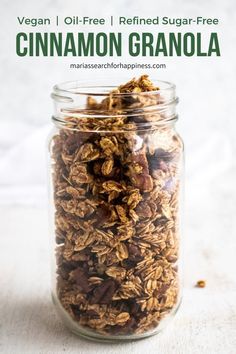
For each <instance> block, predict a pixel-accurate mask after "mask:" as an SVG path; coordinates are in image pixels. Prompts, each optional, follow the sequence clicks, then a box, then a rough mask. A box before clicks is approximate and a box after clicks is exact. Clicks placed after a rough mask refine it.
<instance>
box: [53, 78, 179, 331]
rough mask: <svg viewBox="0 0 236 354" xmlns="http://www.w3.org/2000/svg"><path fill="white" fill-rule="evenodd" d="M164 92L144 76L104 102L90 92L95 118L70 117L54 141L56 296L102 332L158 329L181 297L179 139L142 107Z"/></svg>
mask: <svg viewBox="0 0 236 354" xmlns="http://www.w3.org/2000/svg"><path fill="white" fill-rule="evenodd" d="M152 91H155V95H154V93H153V95H152V94H150V93H151V92H152ZM157 91H158V88H157V87H155V86H154V85H153V84H152V83H151V81H150V80H149V78H148V77H147V76H146V75H143V76H141V77H140V78H139V79H137V80H136V79H133V80H131V81H129V82H128V83H127V84H125V85H122V86H120V87H118V89H116V90H114V91H112V92H111V94H110V95H109V96H108V97H106V98H105V99H103V100H102V101H101V102H100V103H99V102H97V101H95V100H94V98H92V97H88V100H87V107H86V110H87V113H88V117H79V116H78V117H75V116H74V115H73V116H68V117H67V119H66V125H65V126H64V127H61V128H60V129H59V132H58V134H57V135H55V136H54V137H53V140H52V159H53V185H54V198H55V225H56V243H57V246H56V255H57V296H58V299H59V301H60V303H61V305H62V306H63V308H64V309H65V310H66V311H67V313H68V314H69V315H70V316H71V318H72V319H73V320H74V321H75V322H77V323H78V324H79V325H80V326H82V327H83V328H87V329H90V330H93V331H95V332H97V333H101V334H107V335H109V334H113V335H120V334H123V335H124V334H129V335H130V334H139V333H145V332H147V331H149V330H152V329H154V328H155V327H157V326H158V324H159V322H160V321H161V319H162V318H163V317H164V316H165V315H166V314H168V313H170V312H171V311H172V310H173V309H174V308H175V306H176V305H177V302H178V299H179V280H178V267H177V263H176V262H177V260H178V244H179V241H178V238H179V235H178V232H179V230H178V213H179V170H180V160H181V150H182V145H181V141H180V139H179V138H178V136H177V135H176V133H174V132H173V130H172V128H171V127H170V126H165V125H163V126H162V127H161V126H159V127H155V122H157V121H158V120H160V119H161V116H160V115H159V114H157V113H156V112H155V113H153V112H152V113H151V114H150V113H149V114H146V113H145V114H144V113H143V112H145V108H146V107H147V106H150V105H153V104H158V103H159V102H161V97H158V95H157ZM141 92H147V95H140V93H141ZM128 93H131V94H130V95H129V94H128ZM126 111H127V112H129V114H127V115H126V114H124V112H126ZM93 112H108V114H109V115H110V116H109V115H108V116H107V117H106V118H104V117H102V118H101V119H100V118H99V117H96V118H94V117H93V116H89V114H90V115H91V113H93ZM130 112H131V113H132V112H135V114H130ZM146 123H148V124H149V126H148V128H147V127H146ZM142 124H143V125H142ZM140 126H143V128H142V129H140ZM150 127H152V128H150Z"/></svg>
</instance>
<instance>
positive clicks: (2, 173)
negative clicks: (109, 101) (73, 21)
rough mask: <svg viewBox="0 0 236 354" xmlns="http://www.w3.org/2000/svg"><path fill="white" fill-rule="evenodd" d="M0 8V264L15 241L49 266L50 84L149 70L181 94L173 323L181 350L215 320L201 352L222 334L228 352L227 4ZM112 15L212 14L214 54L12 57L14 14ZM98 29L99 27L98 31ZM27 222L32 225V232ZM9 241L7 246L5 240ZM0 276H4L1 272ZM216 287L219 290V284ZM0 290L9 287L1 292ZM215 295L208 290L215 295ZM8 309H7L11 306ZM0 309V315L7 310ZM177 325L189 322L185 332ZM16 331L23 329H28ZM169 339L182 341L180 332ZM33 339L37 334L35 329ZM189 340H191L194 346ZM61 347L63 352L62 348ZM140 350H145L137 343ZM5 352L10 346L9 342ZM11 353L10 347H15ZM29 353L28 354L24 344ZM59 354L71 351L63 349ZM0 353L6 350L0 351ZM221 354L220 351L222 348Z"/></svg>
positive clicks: (234, 91)
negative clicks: (180, 285) (178, 292)
mask: <svg viewBox="0 0 236 354" xmlns="http://www.w3.org/2000/svg"><path fill="white" fill-rule="evenodd" d="M0 6H1V9H0V13H1V32H0V36H1V52H0V55H1V62H0V71H1V84H0V206H1V210H2V213H1V218H2V226H1V234H0V237H1V239H2V240H3V245H4V246H5V250H3V252H4V254H3V257H2V259H1V261H2V264H3V266H4V267H6V263H7V261H8V259H9V253H11V254H12V252H13V258H14V257H15V259H16V260H18V261H19V262H20V263H21V262H23V261H22V257H20V255H19V254H18V253H17V251H16V249H15V248H14V251H12V248H11V244H12V243H15V245H18V246H19V248H20V249H22V247H23V246H22V244H23V245H25V247H26V248H27V247H28V248H30V247H31V248H30V249H33V250H34V252H36V253H35V254H36V259H37V260H38V261H37V262H38V263H39V264H41V263H40V262H42V259H43V260H44V261H45V262H46V264H47V262H48V258H47V250H46V248H47V244H46V240H47V237H46V236H45V235H42V234H41V233H44V234H45V233H46V230H47V226H46V225H47V220H46V210H47V187H46V160H45V150H46V138H47V135H48V133H49V131H50V128H51V127H52V123H51V122H50V119H51V118H50V117H51V114H52V111H53V106H52V102H51V100H50V92H51V89H52V86H53V85H54V84H55V83H58V82H62V81H68V80H75V79H78V80H80V79H81V80H86V79H89V80H91V78H92V79H93V78H95V77H96V76H98V77H100V78H102V77H104V78H105V79H106V82H111V83H112V82H113V81H115V82H119V77H120V76H123V77H127V79H129V78H131V77H133V76H138V75H140V74H142V73H144V72H145V73H148V74H150V77H151V78H154V79H160V80H167V81H172V82H174V83H175V84H176V85H177V94H178V96H179V98H180V104H179V106H178V112H179V122H178V124H177V129H178V131H179V133H180V134H181V135H182V137H183V139H184V141H185V149H186V189H185V264H186V263H187V266H186V268H185V282H186V293H187V295H186V298H187V303H188V307H186V308H185V310H183V314H184V316H185V317H184V320H183V322H181V321H180V326H181V325H183V326H185V327H183V328H184V330H186V333H185V336H189V338H192V339H193V340H192V341H191V340H189V341H188V344H187V345H189V347H188V346H187V348H189V350H187V351H186V353H195V352H196V353H199V349H200V348H201V345H200V343H201V340H203V339H204V332H203V329H202V328H201V329H200V327H198V326H200V325H201V324H202V323H204V325H205V328H207V329H208V331H209V332H208V334H209V333H210V334H209V336H211V338H213V337H215V335H216V334H217V332H214V331H213V329H214V326H216V327H217V326H219V328H220V330H219V333H218V334H219V339H218V340H217V335H216V339H215V342H216V345H218V347H217V348H214V350H213V347H211V345H213V344H212V342H211V341H209V343H208V344H209V346H210V347H208V349H207V348H205V349H206V352H208V353H213V352H214V353H217V352H219V353H220V349H222V348H223V347H222V345H223V344H222V343H224V340H226V337H227V336H228V334H229V336H230V338H231V339H232V340H231V342H227V343H228V345H229V347H228V351H227V352H225V353H227V354H228V353H233V349H232V348H233V341H234V344H235V345H236V343H235V340H233V336H232V334H233V333H235V331H236V325H235V317H236V309H235V306H234V302H233V300H232V299H233V298H232V294H233V295H236V281H235V275H234V274H232V272H234V273H235V252H236V247H235V246H236V242H235V231H236V227H235V221H234V220H235V209H236V208H235V203H236V187H235V186H236V182H235V180H236V167H235V152H236V143H235V141H236V139H235V136H236V117H235V95H236V65H235V55H236V50H235V42H236V31H235V23H236V11H235V9H236V3H235V1H234V0H226V1H224V2H221V1H216V0H214V1H213V0H208V1H203V0H201V1H187V0H177V1H170V0H166V1H151V0H149V1H148V0H146V1H141V0H129V1H127V0H119V1H105V0H97V1H95V0H94V1H91V0H90V1H63V0H60V1H56V0H55V1H50V0H40V1H30V0H25V1H24V0H20V1H6V0H0ZM111 14H113V15H115V16H119V15H120V16H123V15H124V16H130V17H133V16H135V15H138V16H140V17H141V16H143V17H155V16H169V17H194V16H203V17H211V18H212V17H217V18H219V19H220V25H219V26H217V27H216V28H215V31H217V32H218V34H219V39H220V47H221V53H222V55H221V57H217V58H216V57H214V56H213V57H210V58H197V57H192V58H185V57H180V58H162V57H160V58H135V59H134V58H128V57H127V58H117V59H116V58H114V59H111V60H113V61H115V62H120V61H122V62H140V63H154V62H157V63H165V64H166V66H167V68H166V69H160V70H156V71H154V70H145V71H127V70H106V71H101V70H93V71H92V72H91V71H89V70H76V69H73V70H72V69H69V64H70V63H72V62H75V63H78V62H80V61H83V59H80V58H78V59H76V58H57V57H54V58H43V57H41V58H27V57H25V58H20V57H17V56H16V54H15V36H16V33H17V32H19V31H29V30H32V31H35V30H38V28H35V27H32V28H31V27H28V26H19V25H18V24H17V16H25V17H54V16H55V15H59V16H60V17H61V18H62V17H65V16H73V15H79V16H83V15H84V16H90V17H108V16H110V15H111ZM53 28H54V27H53V26H50V27H49V28H45V27H43V30H45V31H47V30H48V31H50V30H51V31H53ZM165 28H166V27H165ZM165 28H164V27H153V28H151V27H147V28H145V29H146V30H147V31H151V32H153V33H155V32H157V31H158V30H160V31H161V30H165ZM60 29H61V28H60ZM101 29H102V30H104V27H102V28H101ZM135 29H137V30H138V31H141V30H142V28H141V27H138V28H136V27H135V26H133V27H131V26H130V27H129V26H127V27H123V28H122V29H121V30H122V31H123V32H127V33H128V32H129V31H133V30H135ZM167 29H168V30H172V31H177V30H178V31H184V32H185V31H192V30H193V31H197V30H199V31H201V32H202V35H203V36H204V37H206V38H208V36H207V33H208V32H209V31H213V30H214V27H211V26H209V28H206V27H201V26H199V27H196V26H195V27H189V26H183V27H179V28H178V29H177V28H176V27H169V28H166V30H167ZM64 30H68V31H71V27H64ZM73 30H74V31H76V30H77V31H78V28H76V27H74V28H73ZM90 30H91V31H92V30H93V28H90ZM94 30H96V31H98V30H99V28H98V27H96V29H95V28H94ZM108 30H111V28H107V31H108ZM114 30H115V28H114ZM205 44H206V43H205ZM85 60H87V61H90V62H103V61H107V58H105V59H104V58H94V59H89V58H87V59H85ZM85 60H84V61H85ZM29 219H30V220H29ZM34 225H36V229H35V228H34ZM29 230H31V233H32V234H31V236H30V235H29ZM6 235H8V236H7V237H8V238H9V239H8V241H7V240H6ZM19 237H20V239H19ZM30 237H31V238H30ZM39 238H40V240H39ZM29 240H30V241H29ZM32 240H35V241H36V242H38V243H39V249H40V250H41V251H40V252H41V254H42V259H41V258H40V257H39V254H38V253H37V251H36V249H35V244H33V241H32ZM28 241H29V242H28ZM9 242H10V243H11V242H12V243H11V244H10V243H9ZM7 252H8V253H7ZM37 257H39V258H37ZM23 258H24V257H23ZM13 261H14V259H13ZM14 264H15V265H14V267H15V268H17V265H16V261H15V263H14ZM14 267H13V268H14ZM22 267H23V268H24V269H25V267H27V264H26V263H24V266H23V265H22ZM35 267H36V268H34V269H33V270H31V271H30V270H28V272H29V273H28V278H27V279H28V283H27V284H28V287H29V289H28V291H27V289H25V290H24V288H22V289H21V290H20V291H21V294H22V296H26V295H27V296H29V292H30V291H31V290H30V284H32V281H33V280H32V279H31V278H33V277H34V276H35V273H37V270H38V268H37V266H36V265H35ZM44 267H45V268H44ZM15 268H14V269H15ZM23 268H22V272H21V268H19V270H18V273H16V274H18V275H16V274H15V273H14V274H12V273H11V271H10V270H9V276H11V277H12V279H13V283H14V281H15V283H14V286H15V288H14V289H15V290H14V291H15V292H16V293H17V292H18V291H19V288H20V287H21V286H20V282H19V279H21V278H22V281H23V279H24V271H23ZM29 268H30V267H29ZM232 268H234V270H233V269H232ZM42 269H44V270H45V272H46V271H47V267H46V265H43V266H42V268H40V272H42ZM6 273H7V274H8V271H6ZM40 274H41V273H40ZM42 274H43V273H42ZM42 274H41V275H42ZM30 277H31V278H30ZM198 277H203V278H204V277H205V278H208V282H209V289H208V290H207V289H206V290H205V289H204V290H203V291H208V292H209V293H206V294H207V296H206V298H204V295H203V298H202V301H203V302H202V303H200V304H199V303H198V300H199V298H197V297H196V295H194V294H196V293H192V291H195V290H193V289H192V288H193V283H194V281H195V280H197V278H198ZM44 278H45V279H46V280H45V283H46V285H47V286H46V285H45V288H44V292H45V294H47V291H49V290H48V283H47V281H48V277H47V276H45V275H42V279H44ZM16 279H18V280H16ZM4 281H5V283H4V284H5V286H6V287H7V286H9V284H8V280H7V278H5V280H4ZM26 282H27V280H26ZM219 284H220V287H221V289H219V286H218V285H219ZM222 287H224V289H225V290H226V292H224V293H223V294H222V293H221V291H223V290H222ZM36 288H37V286H36ZM9 291H10V293H11V289H10V288H9ZM14 291H13V295H12V301H13V302H14V301H15V302H14V304H15V306H16V303H17V300H16V298H17V296H16V298H15V297H14V296H15V295H14V294H15V293H14ZM32 291H33V290H32ZM7 294H8V292H7V291H6V292H5V296H6V297H7ZM45 296H46V295H45ZM194 296H195V297H194ZM201 296H202V295H200V297H201ZM214 296H216V299H215V298H214ZM217 296H218V297H217ZM224 296H226V300H225V303H224V306H226V305H225V304H226V303H227V304H230V306H231V304H232V306H233V308H232V312H231V307H230V306H229V307H227V306H228V305H227V306H226V307H227V309H226V310H225V308H224V311H223V308H221V312H222V313H221V316H219V318H218V317H214V316H217V315H216V314H215V312H214V309H213V308H211V307H210V315H211V316H213V317H214V318H213V317H211V318H210V319H209V323H210V325H209V326H208V325H207V319H208V317H207V316H210V315H209V313H208V312H207V307H208V306H211V305H210V302H211V301H210V299H213V298H214V299H215V300H213V303H214V307H218V308H220V306H221V305H222V303H221V302H220V301H221V299H223V298H224ZM193 299H194V300H193ZM5 300H6V299H5ZM9 301H10V300H9ZM192 301H196V303H194V304H192ZM200 302H201V301H200ZM1 303H3V302H1ZM206 304H207V306H206ZM192 305H194V306H195V307H196V313H194V316H196V318H198V317H197V316H200V315H199V313H200V312H203V313H204V315H205V316H206V317H205V319H204V320H203V322H202V319H201V316H200V319H201V320H200V322H199V323H198V325H196V326H195V327H194V322H193V317H194V316H193V314H192V317H191V316H189V313H191V311H192V310H191V311H190V308H191V306H192ZM9 306H13V307H14V305H12V304H10V305H9ZM204 306H206V307H204ZM222 306H223V305H222ZM32 311H33V308H32ZM184 311H185V312H184ZM204 311H205V312H204ZM227 311H228V312H227ZM32 313H33V312H32ZM226 313H227V316H228V317H227V316H226V317H223V318H224V320H222V316H224V315H226ZM4 314H5V316H7V312H5V313H4ZM18 315H19V318H18V321H21V317H20V316H21V314H20V313H19V314H18ZM12 316H13V314H12ZM32 316H33V315H32ZM12 318H13V317H12ZM220 318H221V320H220ZM55 321H56V320H55ZM196 321H197V320H196ZM212 321H213V322H212ZM222 321H223V322H222ZM225 324H226V325H225ZM8 325H9V328H8V330H6V331H5V332H4V336H3V338H4V340H5V341H6V342H7V340H8V338H9V333H11V328H12V327H11V324H10V323H8ZM186 326H192V327H191V328H192V332H191V330H190V329H189V327H188V329H187V328H186ZM227 326H228V327H227ZM24 328H25V330H26V331H27V328H28V327H27V326H26V327H24ZM180 328H181V327H180ZM61 331H62V330H61ZM199 331H200V332H199ZM13 332H14V331H13ZM199 333H200V337H199V339H196V335H197V334H199ZM222 333H223V334H222ZM52 335H53V336H55V333H52ZM57 335H58V333H57ZM63 335H64V338H67V339H65V340H67V341H69V339H68V337H66V334H64V332H63ZM178 335H179V336H180V337H181V331H180V330H179V332H178ZM201 335H202V337H201ZM221 335H223V337H221ZM13 337H14V335H13ZM35 337H37V335H36V334H35ZM59 337H60V336H59ZM234 337H236V336H234ZM69 338H70V337H69ZM43 340H44V341H45V342H46V341H47V340H48V338H47V337H46V335H45V338H44V337H43ZM173 340H174V339H173ZM222 340H223V342H222ZM17 341H18V342H16V343H18V344H19V343H20V345H21V346H23V345H24V343H25V342H24V341H23V342H22V341H21V340H20V338H18V337H17ZM175 341H176V345H177V347H176V348H178V349H176V351H175V352H173V351H172V350H171V347H169V348H168V349H167V346H165V345H168V343H167V342H168V341H166V344H163V342H162V344H160V345H163V348H165V350H166V351H162V353H163V352H164V353H177V352H180V353H185V351H182V352H181V348H182V347H181V345H182V344H181V339H180V342H178V339H176V336H175ZM193 341H194V343H195V344H193ZM26 343H27V341H26ZM150 343H152V342H150ZM153 343H154V342H153ZM183 343H184V341H183ZM40 344H41V342H40ZM178 345H179V346H178ZM191 345H192V346H193V347H192V349H191V348H190V346H191ZM194 345H195V346H194ZM0 348H1V347H0ZM22 348H23V347H22ZM32 348H33V347H32ZM66 348H67V349H68V347H66ZM93 348H94V347H93ZM140 348H141V347H140ZM142 348H144V347H143V346H142ZM153 348H154V347H153ZM209 348H210V350H209ZM11 349H12V348H11ZM14 349H15V350H16V348H15V347H14ZM90 349H91V347H90ZM129 349H130V348H129ZM205 349H204V350H205ZM231 349H232V351H231ZM0 350H1V349H0ZM22 350H23V349H22ZM25 350H26V349H24V351H22V352H24V353H26V352H27V351H25ZM54 350H56V352H57V353H59V352H60V350H59V348H58V347H57V348H56V349H55V347H54V349H52V351H48V353H49V352H50V353H51V352H52V353H53V352H54ZM91 350H93V349H91ZM135 350H137V349H135ZM140 350H141V349H140ZM142 350H143V349H142ZM195 350H196V351H195ZM204 350H203V349H202V350H201V352H202V353H203V352H205V351H204ZM211 350H212V351H211ZM10 352H11V351H10V349H9V353H10ZM14 352H15V353H16V351H14ZM28 352H29V353H30V352H31V351H30V349H29V351H28ZM32 352H33V349H32ZM36 352H39V353H41V352H42V353H44V351H41V352H40V350H39V349H38V351H37V350H36ZM68 352H70V351H69V349H68ZM71 352H73V351H71ZM91 352H92V351H91ZM114 352H115V351H114ZM140 352H141V351H140ZM4 353H8V351H7V350H6V351H5V352H4ZM19 353H20V351H19ZM45 353H46V351H45ZM137 353H139V351H137ZM221 353H223V352H222V351H221Z"/></svg>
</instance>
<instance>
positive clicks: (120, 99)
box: [51, 80, 178, 129]
mask: <svg viewBox="0 0 236 354" xmlns="http://www.w3.org/2000/svg"><path fill="white" fill-rule="evenodd" d="M104 81H105V80H103V84H102V85H99V82H98V80H94V81H93V82H91V81H90V82H89V81H87V80H86V81H80V80H76V81H68V82H64V83H61V84H57V85H55V86H54V87H53V92H52V94H51V98H52V99H53V100H54V104H55V114H54V116H53V121H54V122H56V123H57V124H60V123H67V121H68V120H69V119H75V120H77V121H79V120H81V119H85V120H86V119H89V118H92V119H93V118H97V119H112V118H114V119H118V120H119V119H123V118H124V117H126V118H127V120H128V121H129V122H132V123H135V125H136V127H137V126H138V127H139V128H141V127H143V128H144V127H145V129H147V127H150V126H152V127H154V126H157V125H163V124H170V123H173V122H175V121H176V120H177V118H178V116H177V114H176V110H175V107H176V105H177V103H178V97H177V96H176V90H175V89H176V86H175V85H174V84H173V83H171V82H168V81H157V80H153V81H152V83H153V85H155V87H157V88H159V89H158V90H153V91H140V92H139V91H137V92H136V91H135V90H134V91H131V92H119V85H115V84H114V85H113V84H112V85H106V84H105V85H104ZM124 82H125V80H124ZM105 83H106V81H105ZM131 90H132V88H131ZM89 100H90V101H91V102H92V103H91V105H89V104H88V101H89ZM103 102H105V105H102V103H103ZM113 103H114V105H112V104H113ZM153 117H154V118H153Z"/></svg>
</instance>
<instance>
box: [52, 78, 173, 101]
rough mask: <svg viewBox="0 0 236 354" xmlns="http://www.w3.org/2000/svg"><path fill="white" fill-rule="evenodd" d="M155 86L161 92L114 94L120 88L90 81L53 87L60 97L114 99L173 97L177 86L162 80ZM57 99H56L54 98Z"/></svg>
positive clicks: (154, 81) (65, 83) (73, 82)
mask: <svg viewBox="0 0 236 354" xmlns="http://www.w3.org/2000/svg"><path fill="white" fill-rule="evenodd" d="M124 81H125V80H124ZM153 84H154V85H155V86H156V87H158V88H159V90H155V91H145V92H119V93H117V92H114V93H113V92H112V91H114V90H116V89H117V87H119V84H117V85H106V84H105V85H104V82H103V84H102V85H99V84H96V83H95V84H94V81H93V82H89V81H87V80H86V81H81V80H75V81H66V82H62V83H59V84H56V85H54V86H53V93H54V94H56V95H58V96H60V95H62V96H64V95H65V94H67V95H69V97H70V96H71V95H85V96H94V97H96V96H102V97H109V96H110V95H111V94H112V96H114V97H122V96H130V95H135V96H144V97H145V96H149V95H150V96H155V95H162V94H163V95H168V94H169V95H171V93H172V95H173V94H175V89H176V86H175V84H173V83H171V82H169V81H161V80H159V81H158V80H153ZM53 98H54V99H55V97H54V96H53Z"/></svg>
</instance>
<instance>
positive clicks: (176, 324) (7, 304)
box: [0, 196, 236, 354]
mask: <svg viewBox="0 0 236 354" xmlns="http://www.w3.org/2000/svg"><path fill="white" fill-rule="evenodd" d="M217 201H218V199H217V198H215V202H216V203H215V206H212V207H211V209H210V211H209V210H207V208H206V206H205V207H203V208H202V210H199V209H198V211H197V215H198V217H200V219H199V220H196V218H194V213H195V212H196V211H194V210H193V209H192V211H191V213H190V212H188V210H187V211H186V227H185V229H186V232H185V241H184V245H185V252H184V257H183V258H184V269H185V275H184V278H185V285H184V296H183V302H182V306H181V307H180V310H179V312H178V314H177V315H176V317H175V319H174V320H173V322H172V323H171V325H169V327H168V328H166V330H164V331H163V332H162V333H161V334H159V335H156V336H153V337H151V338H148V339H144V340H140V341H136V342H129V343H124V344H120V343H119V344H103V343H95V342H90V341H87V340H85V339H82V338H79V337H76V336H75V335H73V334H71V333H70V332H69V331H68V330H67V329H66V328H65V327H64V326H63V324H62V323H61V322H60V320H59V319H58V318H57V315H56V313H55V310H54V308H53V305H52V302H51V298H50V258H49V242H48V228H47V222H48V221H47V211H46V210H45V209H44V208H32V207H29V208H26V207H4V208H3V207H1V208H0V213H1V223H0V237H1V247H0V265H1V267H0V269H1V277H0V278H1V291H0V297H1V301H0V321H1V328H0V331H1V336H0V352H1V353H4V354H13V353H14V354H18V353H19V354H27V353H33V354H49V353H50V354H54V353H57V354H59V353H79V354H80V353H81V354H84V353H96V354H100V353H101V354H110V353H118V352H119V353H131V352H132V354H139V353H140V354H141V353H144V351H145V352H149V353H155V354H158V353H160V354H185V353H186V354H194V353H196V354H199V353H201V354H204V353H207V354H211V353H212V354H217V353H220V354H235V352H236V307H235V299H236V276H235V274H236V267H235V259H236V252H235V250H236V247H235V246H236V238H235V237H234V235H233V229H232V223H231V219H230V217H229V215H230V214H229V213H230V210H229V209H230V208H232V207H233V205H230V203H229V200H227V196H225V205H224V208H223V207H222V208H220V203H217ZM206 204H207V203H206ZM187 209H188V208H187ZM232 215H233V214H232ZM214 220H215V222H217V225H213V224H212V222H213V221H214ZM212 225H213V226H212ZM216 226H217V227H216ZM199 279H205V280H206V287H205V288H204V289H200V288H196V287H194V284H195V282H196V281H197V280H199Z"/></svg>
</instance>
